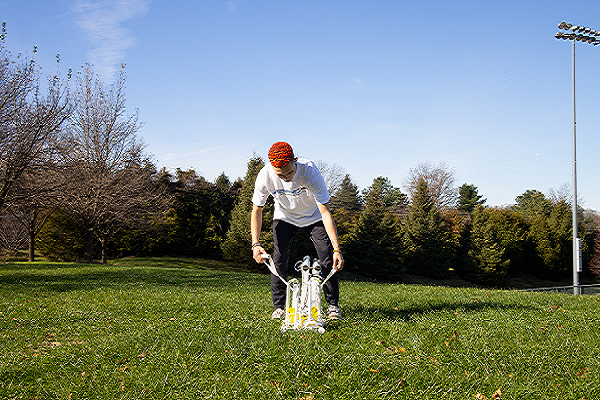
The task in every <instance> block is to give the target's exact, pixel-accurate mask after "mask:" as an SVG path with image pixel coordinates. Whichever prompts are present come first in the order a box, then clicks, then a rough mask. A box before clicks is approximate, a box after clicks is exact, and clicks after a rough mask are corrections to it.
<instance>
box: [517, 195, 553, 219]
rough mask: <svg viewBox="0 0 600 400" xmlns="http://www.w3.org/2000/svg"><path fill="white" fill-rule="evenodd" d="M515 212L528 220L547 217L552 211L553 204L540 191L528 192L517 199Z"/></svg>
mask: <svg viewBox="0 0 600 400" xmlns="http://www.w3.org/2000/svg"><path fill="white" fill-rule="evenodd" d="M515 202H516V204H515V205H514V206H513V210H514V211H516V212H518V213H520V214H521V215H523V216H524V217H525V218H526V219H532V218H536V217H539V216H546V215H548V214H549V213H550V210H551V209H552V202H551V201H550V200H548V199H547V198H546V196H544V194H543V193H542V192H540V191H539V190H527V191H525V193H523V194H522V195H520V196H517V198H516V199H515Z"/></svg>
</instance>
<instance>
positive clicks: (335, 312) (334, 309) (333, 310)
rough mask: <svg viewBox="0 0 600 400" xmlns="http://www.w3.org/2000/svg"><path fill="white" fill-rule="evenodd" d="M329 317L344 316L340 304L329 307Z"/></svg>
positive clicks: (337, 317)
mask: <svg viewBox="0 0 600 400" xmlns="http://www.w3.org/2000/svg"><path fill="white" fill-rule="evenodd" d="M327 318H328V319H340V318H342V312H341V311H340V308H339V307H338V306H329V307H327Z"/></svg>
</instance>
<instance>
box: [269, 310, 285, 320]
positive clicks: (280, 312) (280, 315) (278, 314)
mask: <svg viewBox="0 0 600 400" xmlns="http://www.w3.org/2000/svg"><path fill="white" fill-rule="evenodd" d="M284 315H285V311H283V310H282V309H281V308H278V309H276V310H275V311H273V314H271V318H272V319H281V318H283V316H284Z"/></svg>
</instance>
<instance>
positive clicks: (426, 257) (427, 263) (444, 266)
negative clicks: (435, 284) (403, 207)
mask: <svg viewBox="0 0 600 400" xmlns="http://www.w3.org/2000/svg"><path fill="white" fill-rule="evenodd" d="M403 230H404V242H405V247H406V251H407V256H406V257H407V259H406V261H407V266H408V269H409V272H411V273H415V274H418V275H425V276H432V277H436V278H441V277H445V276H447V275H448V273H449V270H450V268H451V267H452V265H453V259H454V257H453V248H452V247H453V246H452V244H451V242H450V238H449V232H448V231H447V229H446V225H445V223H444V219H443V217H442V215H441V213H440V212H439V210H438V209H437V208H436V207H435V206H434V203H433V200H432V198H431V195H430V194H429V190H428V188H427V183H426V182H425V180H424V179H422V178H421V179H419V181H418V183H417V187H416V191H415V194H414V196H413V201H412V204H411V205H410V206H409V209H408V217H407V218H406V220H405V222H404V226H403Z"/></svg>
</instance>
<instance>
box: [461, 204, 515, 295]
mask: <svg viewBox="0 0 600 400" xmlns="http://www.w3.org/2000/svg"><path fill="white" fill-rule="evenodd" d="M491 214H492V211H491V210H486V209H485V208H483V206H481V205H477V206H476V207H475V209H474V211H473V219H472V224H471V230H470V243H469V250H468V255H469V261H470V262H471V266H472V268H471V269H470V270H469V271H468V273H467V277H468V278H470V279H471V280H474V281H476V282H480V283H484V284H488V285H493V286H498V285H502V284H503V283H504V282H505V280H506V278H507V276H508V269H509V266H510V259H508V258H507V256H506V250H505V249H504V247H503V246H502V244H501V240H500V238H499V235H498V226H497V225H496V224H495V223H494V221H492V219H491V218H490V216H491Z"/></svg>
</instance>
